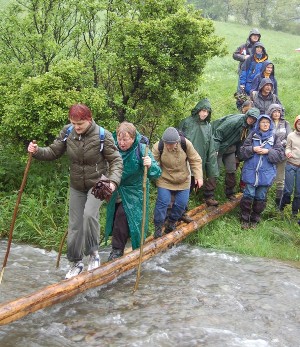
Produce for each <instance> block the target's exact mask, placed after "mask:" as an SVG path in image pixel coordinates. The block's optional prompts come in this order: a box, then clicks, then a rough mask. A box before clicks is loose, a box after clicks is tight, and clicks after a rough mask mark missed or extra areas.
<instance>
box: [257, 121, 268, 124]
mask: <svg viewBox="0 0 300 347" xmlns="http://www.w3.org/2000/svg"><path fill="white" fill-rule="evenodd" d="M259 124H270V122H267V121H266V122H264V121H262V122H259Z"/></svg>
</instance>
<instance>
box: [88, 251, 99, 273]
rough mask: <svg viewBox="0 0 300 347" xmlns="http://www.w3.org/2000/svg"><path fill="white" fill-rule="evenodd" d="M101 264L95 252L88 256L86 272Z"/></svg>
mask: <svg viewBox="0 0 300 347" xmlns="http://www.w3.org/2000/svg"><path fill="white" fill-rule="evenodd" d="M100 264H101V262H100V256H99V253H98V252H97V251H96V252H94V253H93V254H91V255H90V259H89V264H88V271H91V270H94V269H96V268H97V267H99V266H100Z"/></svg>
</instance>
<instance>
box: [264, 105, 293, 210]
mask: <svg viewBox="0 0 300 347" xmlns="http://www.w3.org/2000/svg"><path fill="white" fill-rule="evenodd" d="M267 114H268V115H269V116H270V117H271V118H272V120H273V122H274V126H275V127H274V128H275V134H276V136H278V137H279V138H280V141H281V144H282V146H283V148H284V149H285V147H286V142H287V136H288V134H289V133H290V132H291V127H290V124H289V122H288V121H286V120H285V119H284V117H283V111H282V106H281V105H279V104H271V105H270V107H269V108H268V111H267ZM285 165H286V158H285V159H284V160H283V161H281V162H279V163H277V164H276V178H275V181H274V183H275V184H276V196H275V204H276V206H277V207H279V205H280V201H281V198H282V193H283V188H284V177H285Z"/></svg>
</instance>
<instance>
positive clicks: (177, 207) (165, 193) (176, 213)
mask: <svg viewBox="0 0 300 347" xmlns="http://www.w3.org/2000/svg"><path fill="white" fill-rule="evenodd" d="M172 194H174V197H175V200H174V202H173V205H172V208H171V212H170V215H169V220H170V222H171V223H175V222H177V221H178V220H179V218H180V217H181V216H182V214H183V212H184V211H185V209H186V207H187V204H188V201H189V195H190V189H185V190H169V189H165V188H160V187H158V188H157V199H156V204H155V209H154V224H155V225H163V224H164V222H165V219H166V216H167V210H168V206H169V205H170V203H171V195H172Z"/></svg>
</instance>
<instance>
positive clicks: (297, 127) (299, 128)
mask: <svg viewBox="0 0 300 347" xmlns="http://www.w3.org/2000/svg"><path fill="white" fill-rule="evenodd" d="M296 130H297V131H300V119H299V120H297V122H296Z"/></svg>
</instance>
